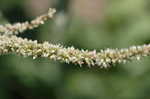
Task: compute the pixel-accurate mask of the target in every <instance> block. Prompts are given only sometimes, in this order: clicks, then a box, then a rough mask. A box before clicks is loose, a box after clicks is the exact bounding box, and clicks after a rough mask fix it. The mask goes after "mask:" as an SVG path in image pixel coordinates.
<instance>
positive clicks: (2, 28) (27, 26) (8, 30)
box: [0, 8, 56, 35]
mask: <svg viewBox="0 0 150 99" xmlns="http://www.w3.org/2000/svg"><path fill="white" fill-rule="evenodd" d="M55 12H56V10H55V9H52V8H50V9H49V11H48V13H47V14H43V15H41V16H39V17H37V18H36V19H34V20H32V21H31V22H28V21H26V22H24V23H15V24H13V25H12V24H6V25H0V33H1V34H5V35H17V34H19V33H23V32H24V31H26V30H31V29H34V28H37V27H39V26H40V25H42V24H44V23H45V21H47V20H48V19H51V18H52V17H53V15H54V13H55Z"/></svg>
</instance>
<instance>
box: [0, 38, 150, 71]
mask: <svg viewBox="0 0 150 99" xmlns="http://www.w3.org/2000/svg"><path fill="white" fill-rule="evenodd" d="M8 53H15V54H19V55H22V56H32V57H33V59H35V58H37V57H44V58H48V59H52V60H58V61H62V62H65V63H73V64H78V65H80V66H82V65H83V64H86V65H88V66H89V67H91V66H99V67H101V68H107V67H110V66H112V65H113V64H117V63H126V61H129V60H132V59H137V60H139V59H140V58H141V57H143V56H148V55H149V54H150V45H143V46H133V47H130V48H128V49H120V50H119V49H106V50H101V51H100V52H96V51H95V50H94V51H87V50H78V49H75V48H74V47H68V48H64V47H63V46H61V45H53V44H50V43H48V42H44V43H38V42H37V41H32V40H28V39H22V38H19V37H16V36H11V37H8V36H5V35H3V36H0V54H8Z"/></svg>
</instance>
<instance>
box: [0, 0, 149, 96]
mask: <svg viewBox="0 0 150 99" xmlns="http://www.w3.org/2000/svg"><path fill="white" fill-rule="evenodd" d="M91 1H92V2H94V3H92V2H91ZM93 5H94V6H93ZM149 6H150V2H149V0H0V24H5V23H8V22H10V23H15V22H18V21H19V22H23V21H25V20H31V19H32V18H34V17H35V16H37V15H40V14H42V13H45V12H46V11H47V9H48V8H49V7H55V8H57V11H58V12H57V14H56V16H55V18H54V19H53V20H52V21H49V22H47V23H46V24H45V25H43V26H41V27H40V28H39V29H35V30H32V31H26V32H27V33H25V34H21V35H19V36H21V37H23V38H29V39H33V40H34V39H37V40H38V41H39V42H42V41H45V40H47V41H49V42H52V43H54V44H58V43H60V44H63V45H65V46H72V45H74V46H75V48H79V49H81V48H84V49H89V50H92V49H96V50H99V49H101V48H103V49H105V48H116V47H117V48H126V47H129V46H131V45H142V44H148V43H149V42H150V37H149V36H150V28H149V26H150V7H149ZM149 65H150V61H149V57H147V58H145V59H142V60H141V61H134V62H131V63H128V64H124V65H123V64H120V65H117V66H115V67H112V68H109V69H100V68H98V67H96V66H95V67H92V68H87V66H83V67H79V66H76V65H73V64H69V65H68V64H64V63H59V62H54V61H49V60H47V59H42V58H40V59H36V60H33V59H32V58H31V57H26V58H24V57H20V56H17V55H1V56H0V99H145V98H147V99H148V98H150V94H149V91H150V78H149V75H150V66H149Z"/></svg>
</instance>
